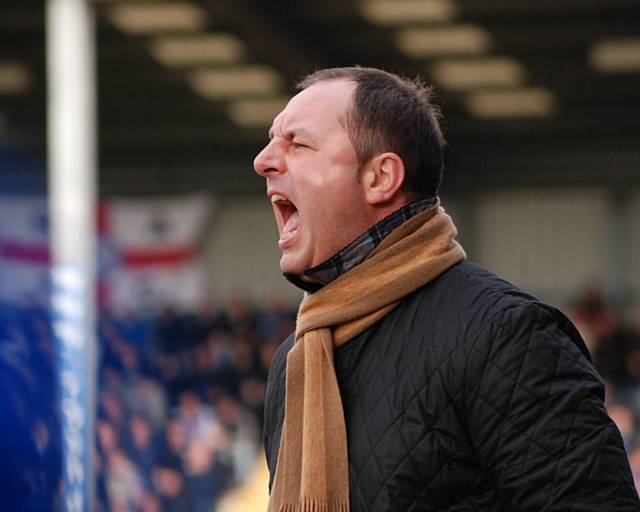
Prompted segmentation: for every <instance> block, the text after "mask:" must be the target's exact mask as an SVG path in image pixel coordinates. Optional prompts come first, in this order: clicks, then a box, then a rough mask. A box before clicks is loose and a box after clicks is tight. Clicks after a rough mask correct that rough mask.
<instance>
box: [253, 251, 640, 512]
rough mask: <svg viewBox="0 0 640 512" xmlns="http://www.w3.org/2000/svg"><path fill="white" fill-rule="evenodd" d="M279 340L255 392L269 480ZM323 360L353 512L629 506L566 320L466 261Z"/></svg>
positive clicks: (539, 511)
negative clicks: (261, 404)
mask: <svg viewBox="0 0 640 512" xmlns="http://www.w3.org/2000/svg"><path fill="white" fill-rule="evenodd" d="M292 341H293V340H292V337H289V338H288V339H287V340H286V341H285V342H284V343H283V344H282V345H281V346H280V348H279V350H278V352H277V354H276V356H275V358H274V361H273V364H272V367H271V371H270V374H269V382H268V386H267V397H266V411H265V432H264V438H265V439H264V440H265V447H266V452H267V459H268V464H269V470H270V472H271V475H272V478H273V475H274V473H275V467H276V462H277V456H278V444H279V442H280V432H281V430H282V421H283V414H284V389H285V388H284V379H285V361H286V354H287V352H288V350H289V349H290V348H291V345H292ZM335 367H336V373H337V376H338V381H339V383H340V392H341V395H342V400H343V404H344V412H345V419H346V425H347V436H348V446H349V486H350V499H351V510H352V511H353V512H359V511H363V512H364V511H368V512H373V511H399V512H404V511H407V512H408V511H425V512H426V511H449V512H453V511H456V512H462V511H474V512H480V511H482V512H485V511H505V512H506V511H531V512H543V511H544V512H551V511H558V512H559V511H562V512H568V511H573V512H596V511H597V512H613V511H629V512H631V511H634V512H638V511H640V502H639V501H638V496H637V493H636V491H635V490H634V487H633V483H632V478H631V473H630V470H629V465H628V462H627V459H626V456H625V452H624V448H623V445H622V440H621V437H620V434H619V432H618V430H617V428H616V427H615V426H614V424H613V423H612V422H611V420H610V419H609V417H608V416H607V413H606V412H605V409H604V406H603V403H602V402H603V385H602V382H601V380H600V378H599V376H598V375H597V373H596V371H595V370H594V369H593V366H592V365H591V363H590V359H589V355H588V353H587V350H586V348H585V346H584V343H583V342H582V340H581V338H580V336H579V334H578V333H577V331H576V330H575V328H574V327H573V325H571V323H570V322H569V321H568V320H567V319H566V317H564V316H563V315H562V314H561V313H560V312H559V311H557V310H556V309H554V308H552V307H549V306H547V305H545V304H542V303H540V302H538V301H537V300H535V299H534V298H533V297H531V296H529V295H526V294H524V293H522V292H521V291H519V290H517V289H516V288H514V287H513V286H512V285H510V284H508V283H506V282H504V281H502V280H500V279H498V278H497V277H496V276H494V275H493V274H491V273H490V272H487V271H485V270H483V269H481V268H479V267H477V266H476V265H474V264H472V263H468V262H462V263H460V264H458V265H456V266H455V267H453V268H452V269H450V270H449V271H447V272H445V273H444V274H443V275H441V276H440V277H439V278H438V279H436V280H435V281H433V282H431V283H429V284H428V285H426V286H424V287H423V288H421V289H420V290H418V291H417V292H415V293H413V294H412V295H410V296H409V297H407V298H406V300H404V301H403V302H402V303H401V305H399V306H398V307H397V308H396V309H395V310H394V311H392V312H391V313H390V314H389V315H387V316H386V317H385V318H384V319H383V320H381V321H380V322H378V323H377V324H375V325H374V326H372V327H370V328H369V329H368V330H367V331H365V332H363V333H362V334H360V335H359V336H357V337H356V338H354V339H353V340H351V341H349V342H348V343H347V344H345V345H344V346H342V347H340V348H339V349H337V350H336V351H335Z"/></svg>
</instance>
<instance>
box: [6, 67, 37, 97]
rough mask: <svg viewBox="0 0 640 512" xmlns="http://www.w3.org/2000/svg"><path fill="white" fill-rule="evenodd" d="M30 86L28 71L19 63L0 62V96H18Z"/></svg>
mask: <svg viewBox="0 0 640 512" xmlns="http://www.w3.org/2000/svg"><path fill="white" fill-rule="evenodd" d="M30 84H31V76H30V74H29V70H28V69H27V68H26V67H25V66H23V65H22V64H20V63H17V62H6V61H0V94H19V93H22V92H25V91H26V90H27V89H28V88H29V85H30Z"/></svg>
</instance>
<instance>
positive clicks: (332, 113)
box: [269, 80, 355, 136]
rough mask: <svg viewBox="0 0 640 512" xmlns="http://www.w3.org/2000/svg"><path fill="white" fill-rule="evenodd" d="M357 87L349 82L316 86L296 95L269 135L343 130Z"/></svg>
mask: <svg viewBox="0 0 640 512" xmlns="http://www.w3.org/2000/svg"><path fill="white" fill-rule="evenodd" d="M354 89H355V84H354V83H353V82H351V81H348V80H330V81H323V82H318V83H315V84H313V85H311V86H309V87H307V88H306V89H304V90H303V91H301V92H299V93H298V94H296V95H295V96H294V97H293V98H291V100H290V101H289V103H288V104H287V106H286V107H285V108H284V110H283V111H282V112H280V114H278V115H277V116H276V118H275V119H274V121H273V126H272V128H271V130H269V134H270V135H271V136H273V134H274V132H275V133H276V134H280V133H288V132H291V131H306V132H322V131H324V130H333V129H336V128H337V127H338V126H340V127H344V120H345V117H346V114H347V112H348V110H349V109H350V108H351V102H352V98H353V92H354Z"/></svg>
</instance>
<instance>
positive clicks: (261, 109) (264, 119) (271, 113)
mask: <svg viewBox="0 0 640 512" xmlns="http://www.w3.org/2000/svg"><path fill="white" fill-rule="evenodd" d="M287 101H288V98H287V97H286V96H276V97H273V98H263V99H247V100H238V101H234V102H233V103H231V105H229V108H228V110H227V112H228V114H229V117H230V118H231V120H232V121H233V122H234V123H235V124H237V125H239V126H242V127H245V128H258V127H266V126H269V125H271V123H272V122H273V119H274V117H276V116H277V115H278V114H279V113H280V112H281V111H282V109H283V108H284V107H285V106H286V104H287Z"/></svg>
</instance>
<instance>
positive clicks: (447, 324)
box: [401, 261, 589, 359]
mask: <svg viewBox="0 0 640 512" xmlns="http://www.w3.org/2000/svg"><path fill="white" fill-rule="evenodd" d="M402 310H403V312H402V313H401V314H403V315H405V316H406V318H405V320H406V321H407V323H408V324H409V325H418V326H422V325H423V324H425V323H428V329H427V330H428V331H429V332H432V333H439V335H438V336H435V337H434V338H435V339H436V340H440V342H441V343H443V344H445V345H446V346H447V347H449V348H451V343H455V345H457V346H459V347H461V348H462V346H463V345H464V346H466V347H467V348H466V349H465V351H466V350H468V349H469V347H470V346H474V345H477V344H483V343H484V344H486V343H493V342H494V341H495V340H497V339H498V338H503V339H506V340H509V339H511V340H514V339H517V338H518V337H523V336H524V337H526V335H527V333H531V332H534V331H535V332H540V330H541V329H542V331H545V330H546V331H554V332H556V334H561V335H562V338H563V339H565V340H567V341H570V342H571V343H572V344H574V345H575V346H576V348H577V349H578V350H579V351H580V352H582V354H583V355H584V356H586V357H587V359H589V355H588V351H587V349H586V347H585V345H584V342H583V341H582V338H581V337H580V335H579V333H578V331H577V330H576V329H575V327H574V326H573V324H572V323H571V322H570V321H569V319H568V318H567V317H566V316H565V315H564V314H563V313H562V312H561V311H559V310H558V309H556V308H555V307H553V306H550V305H548V304H545V303H543V302H541V301H540V300H538V299H537V298H536V297H534V296H532V295H530V294H528V293H526V292H524V291H522V290H520V289H519V288H518V287H517V286H515V285H513V284H511V283H509V282H508V281H506V280H504V279H502V278H500V277H498V276H497V275H496V274H494V273H493V272H491V271H489V270H487V269H484V268H482V267H480V266H479V265H476V264H474V263H471V262H469V261H463V262H460V263H459V264H457V265H454V266H453V267H452V268H450V269H449V270H447V271H446V272H444V273H443V274H442V275H440V276H438V278H436V279H434V280H433V281H431V282H430V283H427V284H426V285H425V286H423V287H422V288H420V289H419V290H417V291H416V292H414V293H413V294H412V295H411V296H410V297H408V298H407V299H406V300H405V302H404V303H403V306H402ZM423 332H424V330H423ZM445 348H446V347H445Z"/></svg>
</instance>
